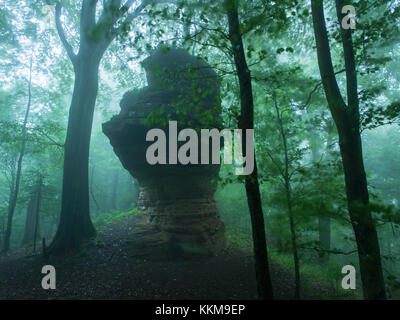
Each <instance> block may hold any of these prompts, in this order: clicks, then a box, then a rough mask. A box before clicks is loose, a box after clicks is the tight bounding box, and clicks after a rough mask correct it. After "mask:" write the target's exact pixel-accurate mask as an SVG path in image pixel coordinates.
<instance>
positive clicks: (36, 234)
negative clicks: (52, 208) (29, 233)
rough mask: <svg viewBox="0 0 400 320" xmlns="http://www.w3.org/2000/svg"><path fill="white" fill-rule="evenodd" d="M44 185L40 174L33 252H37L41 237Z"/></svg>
mask: <svg viewBox="0 0 400 320" xmlns="http://www.w3.org/2000/svg"><path fill="white" fill-rule="evenodd" d="M42 185H43V177H42V176H41V175H40V176H39V181H38V187H37V196H36V197H37V200H36V207H35V229H34V232H33V252H36V241H37V239H38V238H39V239H40V233H39V227H40V224H39V222H40V204H41V201H42Z"/></svg>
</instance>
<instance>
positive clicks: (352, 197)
mask: <svg viewBox="0 0 400 320" xmlns="http://www.w3.org/2000/svg"><path fill="white" fill-rule="evenodd" d="M311 4H312V16H313V24H314V32H315V40H316V44H317V56H318V64H319V69H320V73H321V79H322V84H323V87H324V91H325V94H326V97H327V101H328V106H329V109H330V111H331V114H332V117H333V119H334V121H335V124H336V127H337V130H338V134H339V145H340V153H341V157H342V163H343V169H344V176H345V184H346V195H347V203H348V210H349V215H350V220H351V223H352V226H353V229H354V234H355V238H356V242H357V248H358V257H359V262H360V272H361V279H362V283H363V293H364V298H365V299H385V298H386V293H385V284H384V278H383V272H382V265H381V256H380V249H379V241H378V236H377V232H376V228H375V222H374V220H373V218H372V215H371V212H370V210H369V208H368V204H369V195H368V188H367V179H366V174H365V170H364V163H363V157H362V144H361V135H360V123H359V106H358V92H357V73H356V68H355V59H354V52H353V44H352V36H351V30H343V29H341V37H342V44H343V51H344V60H345V67H346V80H347V81H346V84H347V96H348V105H346V103H345V102H344V100H343V97H342V95H341V93H340V89H339V86H338V84H337V81H336V78H335V73H334V70H333V64H332V58H331V53H330V46H329V39H328V33H327V30H326V24H325V16H324V11H323V1H322V0H312V1H311ZM342 6H343V2H342V1H336V8H337V16H338V19H339V23H340V21H341V19H342V17H343V15H342V14H341V9H342Z"/></svg>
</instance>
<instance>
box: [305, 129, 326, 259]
mask: <svg viewBox="0 0 400 320" xmlns="http://www.w3.org/2000/svg"><path fill="white" fill-rule="evenodd" d="M330 136H331V135H330V134H329V133H328V141H327V145H328V146H329V145H330V143H331V139H330ZM310 145H311V151H312V161H313V163H314V165H317V163H318V160H319V156H320V154H319V152H318V151H319V145H318V143H317V139H316V135H315V133H313V134H312V135H311V136H310ZM327 149H328V148H327ZM327 151H328V150H327ZM319 201H320V205H319V211H318V240H319V243H320V246H321V248H322V250H324V251H328V250H330V247H331V219H330V218H329V217H326V216H325V215H324V212H323V210H324V208H325V205H324V204H323V201H324V199H323V198H322V197H320V199H319ZM328 261H329V255H328V254H323V255H321V256H320V263H321V264H326V263H327V262H328Z"/></svg>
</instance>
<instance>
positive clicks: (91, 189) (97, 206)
mask: <svg viewBox="0 0 400 320" xmlns="http://www.w3.org/2000/svg"><path fill="white" fill-rule="evenodd" d="M95 168H96V166H95V164H93V165H92V170H91V171H92V172H91V177H90V195H91V196H92V199H93V202H94V204H95V206H96V215H98V214H99V212H100V206H99V203H98V202H97V199H96V197H95V196H94V190H93V184H94V172H95Z"/></svg>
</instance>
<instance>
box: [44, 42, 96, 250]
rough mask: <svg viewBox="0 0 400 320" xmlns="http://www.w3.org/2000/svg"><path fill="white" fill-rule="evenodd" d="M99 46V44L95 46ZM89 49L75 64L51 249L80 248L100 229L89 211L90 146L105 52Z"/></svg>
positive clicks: (80, 55)
mask: <svg viewBox="0 0 400 320" xmlns="http://www.w3.org/2000/svg"><path fill="white" fill-rule="evenodd" d="M94 48H96V46H94ZM94 48H87V49H86V50H84V51H83V52H80V54H79V55H78V56H77V60H76V62H75V64H74V70H75V85H74V91H73V95H72V102H71V107H70V112H69V119H68V129H67V138H66V141H65V153H64V175H63V192H62V202H61V203H62V204H61V215H60V224H59V226H58V230H57V233H56V236H55V237H54V240H53V242H52V243H51V245H50V246H49V250H48V251H49V252H52V253H55V252H56V253H57V252H62V251H65V250H70V249H77V248H78V247H79V245H80V243H81V242H82V241H83V240H85V239H89V238H91V237H93V236H94V235H95V234H96V231H95V229H94V227H93V224H92V221H91V219H90V213H89V212H90V211H89V176H88V171H89V147H90V137H91V132H92V122H93V113H94V107H95V103H96V96H97V90H98V68H99V64H100V59H101V56H102V54H101V55H100V54H98V53H97V52H96V51H95V50H94Z"/></svg>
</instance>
